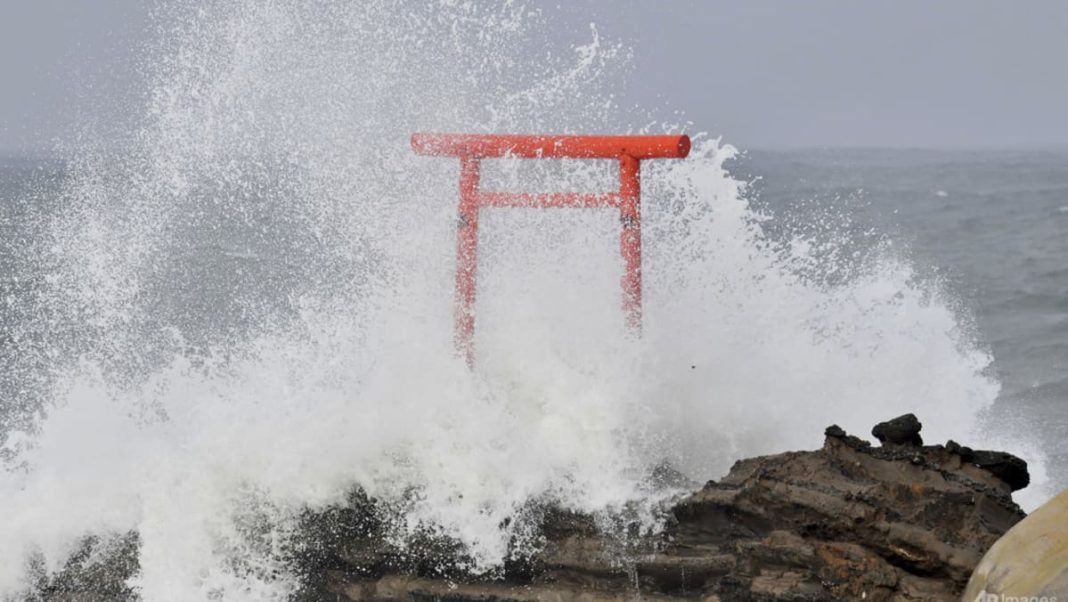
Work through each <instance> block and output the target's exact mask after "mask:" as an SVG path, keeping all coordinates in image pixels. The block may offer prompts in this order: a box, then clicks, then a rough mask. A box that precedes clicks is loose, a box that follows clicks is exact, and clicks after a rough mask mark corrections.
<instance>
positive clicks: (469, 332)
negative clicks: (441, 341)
mask: <svg viewBox="0 0 1068 602" xmlns="http://www.w3.org/2000/svg"><path fill="white" fill-rule="evenodd" d="M479 167H480V166H479V161H478V159H472V158H471V157H463V158H462V159H460V215H459V216H458V227H457V229H458V231H457V233H456V306H455V312H456V315H455V319H456V334H455V338H456V349H457V350H458V351H459V352H460V354H461V355H462V356H463V357H464V359H466V360H467V363H468V364H472V363H473V362H474V353H475V350H474V341H473V339H474V335H475V288H476V280H475V277H476V271H477V269H478V184H479Z"/></svg>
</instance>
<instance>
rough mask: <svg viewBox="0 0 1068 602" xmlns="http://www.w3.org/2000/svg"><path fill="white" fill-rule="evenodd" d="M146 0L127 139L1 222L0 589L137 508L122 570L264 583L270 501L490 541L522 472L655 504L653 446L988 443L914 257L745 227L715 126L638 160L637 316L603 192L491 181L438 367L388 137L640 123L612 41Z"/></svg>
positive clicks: (439, 20)
mask: <svg viewBox="0 0 1068 602" xmlns="http://www.w3.org/2000/svg"><path fill="white" fill-rule="evenodd" d="M156 23H157V25H158V29H159V31H158V33H159V36H158V40H159V42H158V45H157V47H155V48H154V49H153V50H152V51H151V52H150V53H149V56H150V59H149V60H146V61H145V65H146V69H147V79H148V94H147V101H146V108H145V110H144V111H141V112H140V113H139V115H140V116H141V119H140V121H139V122H138V123H137V124H136V127H134V128H132V129H131V131H130V135H129V137H128V139H127V140H126V141H125V142H126V144H127V146H126V148H125V149H124V150H123V152H122V153H114V152H107V151H104V150H100V149H95V148H92V147H91V146H89V145H86V146H84V147H83V148H80V149H77V152H76V153H75V154H74V157H73V165H72V168H71V171H72V175H71V177H70V178H69V180H68V183H67V185H66V187H65V190H64V193H63V195H62V198H61V202H60V203H59V207H58V208H57V210H56V211H55V213H54V214H53V216H52V218H51V220H50V221H49V222H48V223H47V224H46V225H45V227H43V228H42V232H43V235H42V237H41V238H40V240H39V241H38V245H37V246H36V247H34V248H28V249H27V251H26V258H25V259H26V261H27V262H28V263H30V264H33V265H35V266H37V268H38V269H39V270H40V271H41V273H43V274H45V277H43V278H42V284H41V287H40V288H39V290H37V291H36V292H34V293H33V294H32V295H30V294H28V295H27V296H26V298H24V299H21V300H20V304H21V305H20V308H19V313H18V315H19V316H22V317H24V318H25V319H23V320H21V321H19V322H18V323H17V324H16V325H15V326H13V327H12V328H13V330H14V331H15V332H14V334H13V336H12V337H11V338H12V340H15V341H18V345H19V347H18V348H17V349H18V353H17V354H14V355H15V356H17V358H16V359H14V360H10V358H9V360H10V362H13V363H12V364H11V366H12V369H11V370H10V371H9V374H10V376H9V379H10V378H23V381H20V382H23V385H24V386H20V387H8V389H5V390H17V391H18V392H19V393H18V395H19V396H20V397H18V398H12V399H13V401H12V402H11V404H10V407H11V408H12V410H11V411H10V412H9V415H8V416H7V417H6V418H5V421H6V423H7V425H8V426H7V428H6V432H5V439H4V448H3V455H0V457H2V458H3V459H4V462H5V470H4V472H3V473H2V475H0V508H2V509H3V512H2V515H3V519H2V520H0V541H3V542H4V545H3V546H2V547H0V596H2V595H6V596H18V595H19V592H20V591H22V589H23V588H25V587H27V585H28V584H29V583H30V581H29V580H30V579H32V577H33V575H35V574H40V573H41V572H45V573H47V572H48V571H54V570H57V569H59V568H61V567H62V566H63V564H64V562H65V561H66V559H67V558H68V556H69V555H70V554H71V553H72V552H74V551H75V550H77V549H78V547H79V545H80V544H81V542H82V541H83V540H84V538H85V537H87V536H91V535H93V536H98V537H103V538H105V539H106V538H108V537H121V536H123V535H124V534H127V533H129V532H131V531H135V532H137V533H138V537H139V550H138V561H139V564H140V571H139V573H138V575H137V577H136V578H135V580H134V582H133V583H132V584H131V585H132V586H133V587H134V588H135V589H136V590H137V592H138V593H139V594H140V596H141V597H142V598H143V599H145V600H153V601H154V600H196V599H207V598H212V599H226V600H240V599H247V600H266V599H285V598H286V597H287V596H288V595H290V594H291V593H292V592H293V591H294V590H295V588H296V587H297V586H298V583H297V580H298V578H297V576H296V575H295V574H294V573H293V571H292V569H291V567H289V566H288V565H287V563H286V561H285V555H284V554H283V553H282V552H281V550H280V546H282V543H281V542H282V541H283V540H284V539H285V536H286V534H287V533H288V532H289V531H290V530H291V529H292V528H293V527H294V524H295V522H294V521H295V517H296V516H297V515H298V514H299V512H300V511H301V510H302V509H305V508H313V509H321V508H325V507H328V506H330V505H331V504H337V503H341V502H342V501H343V500H344V498H345V496H346V495H347V493H348V492H349V491H351V490H352V489H353V487H356V486H358V487H361V488H362V489H364V490H365V491H366V492H367V493H368V494H369V495H371V496H373V497H376V498H379V499H382V500H387V501H388V500H396V501H398V504H402V505H403V508H404V513H403V520H402V521H401V522H400V524H398V525H397V529H398V537H400V538H402V539H403V535H404V533H405V532H413V531H415V530H418V529H421V528H428V527H429V528H434V529H437V530H438V531H439V532H440V533H442V534H445V535H447V536H449V537H453V538H455V539H457V540H459V541H461V542H462V543H463V544H464V545H465V546H466V547H467V549H468V551H469V556H470V558H471V566H470V568H471V569H472V570H491V569H493V567H495V566H498V565H499V564H500V562H501V561H502V560H503V558H504V557H505V555H506V554H507V553H508V549H509V541H510V540H512V539H513V537H514V536H515V535H516V533H517V530H518V529H521V528H522V524H523V521H522V520H518V519H517V517H518V518H521V516H520V515H521V514H522V512H523V509H524V508H526V507H528V506H529V504H530V503H531V501H532V500H550V501H552V502H554V503H557V504H560V505H562V506H565V507H570V508H574V509H577V510H582V511H586V512H591V513H611V512H614V511H616V510H618V509H619V508H621V507H623V505H624V504H626V503H628V502H631V501H634V500H646V501H655V499H656V496H658V495H662V493H655V492H650V491H649V490H648V488H647V487H646V486H645V485H644V481H645V478H646V476H647V475H648V474H649V473H650V472H651V470H652V469H653V468H654V467H655V466H657V465H659V464H660V463H661V462H663V461H665V460H666V461H669V462H671V463H672V464H673V465H675V466H677V467H679V468H680V469H682V470H683V471H684V472H686V473H687V474H688V475H690V476H692V477H694V478H696V479H707V478H712V477H716V476H718V475H720V474H722V473H723V472H724V471H725V469H726V467H727V466H728V465H729V463H730V462H731V461H733V460H734V459H736V458H738V457H740V456H744V455H751V454H756V453H762V452H770V451H777V450H782V449H787V448H799V447H811V446H813V445H815V444H817V443H818V440H817V439H816V437H817V436H818V434H819V433H821V432H822V429H823V427H824V426H826V425H828V424H830V423H832V422H837V423H839V424H841V425H842V426H844V427H845V428H846V429H847V430H852V431H861V430H862V429H863V428H865V427H866V426H867V425H870V424H871V423H873V422H875V421H877V420H880V419H885V418H887V417H890V416H893V415H896V414H898V413H903V412H906V411H915V412H917V413H918V414H920V415H921V417H922V418H923V420H924V432H925V434H927V435H928V436H929V437H931V438H932V439H933V440H942V439H946V438H949V437H953V438H956V439H958V440H964V441H970V440H976V438H977V437H980V436H982V437H983V440H984V441H987V442H989V441H991V439H990V438H989V437H986V436H983V435H981V432H980V427H981V421H980V418H981V413H982V411H983V410H984V409H985V408H987V407H988V406H989V405H990V404H991V403H992V402H993V400H994V398H995V396H996V394H997V391H998V384H997V383H996V382H995V381H994V380H992V379H991V378H990V377H989V376H988V375H987V374H988V368H989V364H990V357H989V355H988V354H987V353H985V352H984V351H983V350H982V349H980V348H978V347H977V346H976V345H975V344H974V342H973V340H972V337H971V334H970V333H969V331H968V328H967V325H966V322H964V321H962V320H961V318H960V317H959V311H956V310H955V309H954V308H953V306H952V304H951V303H950V302H949V301H948V300H947V299H945V298H943V297H942V295H941V294H940V293H939V292H938V288H937V287H936V286H932V285H930V284H923V283H922V282H919V279H918V278H916V277H915V275H914V274H913V272H912V270H911V269H910V268H909V266H908V265H907V264H905V263H903V262H900V261H897V260H895V259H894V258H893V255H892V254H889V253H887V252H885V249H872V250H869V251H868V252H865V253H861V254H859V255H857V256H855V257H854V254H851V253H847V252H828V251H827V247H828V246H832V247H833V246H834V245H835V241H833V240H831V241H822V242H814V241H810V240H806V239H803V238H797V239H793V240H788V241H772V240H769V239H768V238H767V237H766V236H765V235H764V234H763V230H762V228H761V222H762V221H763V220H764V219H765V218H763V217H762V216H760V215H758V214H756V213H754V212H753V211H752V210H751V209H750V208H749V206H748V204H747V202H746V200H745V194H744V193H745V189H744V188H745V187H744V185H743V184H741V183H739V182H737V181H735V180H732V179H731V178H730V177H729V176H728V175H727V173H726V172H725V169H724V162H725V161H727V160H728V159H730V158H731V157H732V156H733V155H734V152H735V151H734V150H733V149H732V148H731V147H729V146H724V145H721V144H720V143H719V142H718V141H716V140H707V139H705V140H699V142H698V144H697V145H696V147H695V150H694V152H693V153H692V156H691V158H690V159H687V160H686V161H681V162H677V163H675V162H672V163H670V164H669V163H667V162H665V163H661V164H653V163H649V164H646V165H645V166H643V170H644V173H643V188H644V190H643V202H644V207H645V210H644V215H643V222H644V224H643V225H644V237H645V238H644V244H645V258H644V262H645V263H644V278H645V292H646V297H645V333H644V336H643V337H642V338H641V340H638V341H636V340H634V339H633V338H632V337H630V336H628V333H627V332H626V330H625V328H624V325H623V320H622V317H621V315H620V314H619V311H618V306H619V298H618V296H619V288H618V287H619V276H618V275H619V273H620V270H621V269H622V266H621V265H620V259H619V257H618V246H617V245H618V238H617V237H618V223H617V221H616V219H617V217H616V216H615V214H614V213H613V212H611V211H607V212H598V211H596V210H593V211H585V210H561V211H536V210H535V211H526V210H507V211H505V210H502V211H498V212H494V211H487V212H486V214H485V215H484V216H483V225H482V240H481V241H480V244H481V245H482V247H481V250H480V255H481V262H480V266H479V267H480V270H481V272H480V279H479V286H480V289H479V300H478V307H477V311H478V312H479V313H478V316H479V330H478V333H477V337H476V347H477V349H478V354H479V356H478V367H477V369H476V370H475V371H471V370H468V368H467V366H466V365H465V363H464V362H463V361H462V360H461V359H459V358H457V357H456V355H455V353H454V350H453V347H452V339H451V336H452V332H451V327H452V316H451V310H452V302H451V295H452V289H451V285H452V282H451V278H452V274H453V269H454V266H453V261H454V255H453V251H454V248H455V247H454V245H455V242H454V236H455V222H454V219H455V216H454V212H455V207H456V190H455V182H456V165H455V161H447V160H446V161H435V160H428V159H426V158H421V157H414V156H412V154H411V152H410V150H409V148H408V146H407V143H408V137H409V135H410V133H411V132H413V131H475V132H478V131H484V132H583V133H585V132H626V131H628V129H629V127H628V124H632V123H645V122H647V121H648V117H647V116H646V115H645V114H643V113H641V112H640V111H638V110H636V109H627V108H626V107H621V106H619V104H618V102H617V100H616V98H615V97H614V95H613V93H614V91H615V90H617V89H619V87H620V83H621V82H622V78H623V77H624V76H625V74H626V71H627V61H628V55H629V52H628V51H627V49H625V48H623V47H621V46H619V45H617V44H613V43H610V42H607V41H605V40H603V39H602V38H601V37H600V36H599V35H598V33H597V31H596V30H592V31H590V30H587V31H581V32H574V33H573V36H572V40H571V41H566V40H560V36H559V33H557V32H556V30H555V29H554V28H553V27H551V26H550V25H551V23H550V22H549V19H548V18H547V17H546V16H544V15H541V14H539V13H538V12H537V11H533V10H531V9H529V8H527V7H524V6H521V5H518V4H511V3H509V4H507V5H505V6H504V7H503V8H493V9H490V8H485V7H479V6H476V5H471V4H467V3H456V2H446V1H442V2H439V3H427V6H425V7H414V8H413V7H404V8H399V7H396V6H395V3H392V2H373V3H369V4H363V5H361V6H359V7H358V8H357V7H353V6H351V5H350V3H345V2H335V3H317V4H315V5H314V6H311V5H309V6H304V7H302V8H294V7H293V6H290V5H288V4H287V3H273V2H266V3H261V2H252V1H239V2H232V3H221V2H220V3H212V4H210V5H209V6H208V7H207V8H205V7H202V6H192V5H189V6H178V7H174V8H170V9H166V10H163V11H161V13H160V14H159V15H157V17H156ZM550 32H553V35H549V34H550ZM554 39H555V40H558V41H556V42H553V41H551V40H554ZM695 76H697V75H696V74H695ZM652 129H654V130H656V131H662V130H663V129H664V128H662V127H660V126H657V127H655V128H652ZM667 129H671V128H667ZM539 163H542V162H539ZM546 163H549V162H546ZM609 163H610V162H609ZM486 166H487V170H489V173H487V174H486V181H487V185H486V187H487V189H490V188H494V187H496V185H499V187H500V188H501V189H509V190H518V189H526V190H547V189H581V190H587V189H588V190H600V189H604V190H608V189H611V188H612V187H613V186H614V174H613V172H612V167H614V165H601V166H598V165H595V164H592V163H590V162H560V163H559V164H553V165H549V166H540V165H539V166H531V165H529V164H520V163H519V162H514V161H507V160H505V161H500V162H497V163H496V165H495V166H491V165H490V164H489V163H487V164H486ZM30 399H33V400H37V399H40V400H43V401H42V402H41V404H40V405H35V403H30V402H29V401H27V400H30ZM7 402H8V400H5V403H7ZM16 407H18V408H23V407H30V408H31V410H30V411H26V412H21V413H19V412H15V410H14V408H16ZM36 410H39V412H40V414H41V417H40V418H36V417H35V416H36V414H35V411H36ZM250 524H257V525H261V526H262V525H264V524H266V525H268V526H269V527H268V528H267V530H266V532H263V531H262V530H257V529H252V528H250ZM650 528H655V521H654V522H652V523H650Z"/></svg>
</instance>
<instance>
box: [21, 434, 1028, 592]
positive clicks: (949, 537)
mask: <svg viewBox="0 0 1068 602" xmlns="http://www.w3.org/2000/svg"><path fill="white" fill-rule="evenodd" d="M912 421H915V422H916V424H917V425H918V424H919V421H918V420H916V418H915V416H913V417H912V418H911V419H909V418H908V417H903V419H899V420H897V423H896V424H898V425H899V426H903V427H904V428H901V429H898V428H897V427H896V426H895V427H893V428H892V429H891V430H886V429H881V430H882V432H883V433H884V435H885V438H886V439H885V440H886V444H884V445H883V446H880V447H876V446H872V445H871V444H870V443H868V442H867V441H864V440H861V439H859V438H857V437H853V436H850V435H848V434H847V433H846V432H845V431H843V430H842V429H841V428H839V427H837V426H831V427H828V428H827V430H826V438H825V441H824V444H823V446H822V447H821V448H820V449H818V450H815V451H802V452H788V453H783V454H777V455H771V456H763V457H757V458H751V459H747V460H742V461H739V462H737V463H736V464H735V465H734V466H733V467H732V469H731V470H730V472H729V474H728V475H727V476H726V477H724V478H723V479H721V480H719V481H715V482H709V483H707V484H705V485H704V486H703V487H700V488H696V491H693V492H692V493H689V494H687V495H681V496H679V497H678V498H675V499H674V501H672V502H669V503H666V504H665V505H664V507H663V512H664V515H665V520H666V526H665V528H664V529H663V531H662V532H659V533H657V534H655V535H645V536H641V535H637V534H635V533H629V532H628V529H629V528H630V526H629V525H628V524H627V522H626V519H625V518H621V519H619V524H617V525H616V527H617V528H607V529H606V527H605V524H604V521H603V520H597V519H595V518H594V517H590V516H585V515H582V514H575V513H571V512H566V511H562V510H560V509H556V508H553V507H551V506H545V507H540V508H535V509H534V512H533V514H534V515H535V517H536V518H535V519H534V524H533V527H532V528H533V529H534V534H535V537H536V539H537V541H538V542H539V545H537V546H536V547H534V548H533V551H531V552H529V553H527V554H516V555H513V557H512V558H510V559H509V560H508V561H507V562H506V563H505V564H504V566H503V567H502V568H501V569H500V570H498V571H496V572H494V573H493V574H491V575H481V576H477V575H470V574H468V573H467V567H468V566H469V565H468V563H467V559H466V558H465V557H464V552H463V550H462V548H461V547H459V546H458V545H456V544H455V543H452V542H450V541H448V540H447V539H443V538H441V537H436V536H434V535H433V534H432V533H428V534H427V535H426V537H423V538H420V537H416V538H415V540H412V541H409V542H408V544H407V545H406V546H404V547H403V548H398V547H395V546H394V545H393V544H389V543H387V542H388V540H389V538H388V537H386V536H385V532H384V530H383V529H384V525H385V524H386V522H388V521H387V520H386V518H385V517H386V516H387V515H388V512H387V511H386V510H385V509H383V508H382V507H380V505H379V504H378V503H377V502H375V501H374V500H372V499H369V498H367V497H366V496H363V495H362V494H359V493H356V494H354V495H353V496H352V498H351V499H350V502H349V504H348V505H347V506H346V507H344V508H335V509H332V510H329V511H327V512H320V513H310V512H309V513H308V514H307V515H306V516H305V518H304V520H303V521H302V525H301V528H300V529H298V532H299V533H300V535H299V537H298V538H296V539H295V540H294V541H293V542H292V544H291V545H290V552H289V553H290V555H291V563H292V565H293V566H294V567H295V568H296V571H297V572H298V574H300V575H301V576H302V578H303V581H304V588H303V589H302V590H301V591H300V592H299V593H298V594H297V598H298V599H300V600H305V601H309V602H310V601H318V600H331V601H334V600H452V601H481V602H488V601H491V600H492V601H504V600H515V601H522V600H539V601H540V600H546V601H547V600H553V601H569V600H575V601H579V600H582V601H594V600H624V599H626V600H633V599H638V598H640V599H644V600H671V599H700V600H705V601H710V602H711V601H723V602H728V601H742V600H758V601H759V600H763V601H779V600H782V601H786V600H795V601H822V600H826V601H832V600H876V601H879V600H959V599H960V596H961V594H962V593H963V591H964V588H965V585H966V584H967V582H968V578H969V576H970V575H971V573H972V571H973V569H974V568H975V566H976V565H977V564H978V563H979V561H980V559H981V558H982V556H983V554H984V553H985V552H986V551H987V550H988V549H989V548H990V547H991V546H992V545H993V544H994V542H995V541H996V540H997V539H998V538H999V537H1000V536H1001V535H1002V534H1003V533H1005V532H1006V531H1008V530H1009V528H1011V527H1012V526H1013V525H1014V524H1016V523H1017V522H1018V521H1020V520H1021V519H1022V518H1023V517H1024V513H1023V512H1022V511H1021V510H1020V508H1019V507H1018V506H1017V505H1016V504H1015V503H1014V502H1013V501H1012V498H1011V493H1012V491H1013V490H1015V489H1018V488H1019V487H1021V486H1023V485H1022V484H1026V482H1027V470H1026V464H1024V463H1023V461H1022V460H1019V459H1018V458H1015V457H1013V456H1010V455H1008V454H1000V453H998V452H983V451H976V450H971V449H969V448H966V447H963V446H960V445H958V444H956V443H953V442H950V443H949V444H947V445H934V446H923V445H920V444H919V443H918V441H919V431H918V429H916V430H915V432H911V430H912V429H911V427H910V426H909V425H910V424H911V422H912ZM894 422H895V421H889V422H888V423H884V424H890V423H894ZM910 432H911V434H910ZM913 435H914V436H913ZM654 480H655V481H665V482H671V483H673V484H674V485H676V486H677V485H679V484H680V483H684V478H683V477H681V475H677V474H676V473H674V472H673V471H671V470H670V467H662V468H658V471H657V474H656V475H654ZM128 557H129V553H128V552H127V553H126V556H124V558H128ZM121 566H122V567H124V568H127V569H130V568H131V567H129V566H128V563H127V564H124V565H121ZM133 568H135V567H133ZM57 579H58V580H57ZM64 579H65V581H64ZM67 583H74V584H90V585H91V584H92V580H82V581H79V580H77V579H72V578H71V577H70V576H69V575H68V576H66V577H64V576H63V575H60V576H58V577H57V578H55V579H53V581H52V589H44V590H42V591H41V595H40V596H39V598H37V599H42V600H82V599H112V598H94V597H92V596H91V595H90V594H91V592H88V593H87V592H86V590H81V591H77V592H75V591H70V590H64V589H61V588H58V587H57V586H56V584H67ZM48 585H49V583H45V582H43V583H42V586H48ZM86 587H89V586H86ZM98 591H99V590H98ZM87 596H88V597H87Z"/></svg>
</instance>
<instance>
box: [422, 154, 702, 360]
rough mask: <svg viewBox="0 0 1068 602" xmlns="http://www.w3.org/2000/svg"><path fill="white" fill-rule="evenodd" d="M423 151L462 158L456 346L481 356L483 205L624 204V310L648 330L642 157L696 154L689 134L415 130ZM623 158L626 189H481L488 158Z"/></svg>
mask: <svg viewBox="0 0 1068 602" xmlns="http://www.w3.org/2000/svg"><path fill="white" fill-rule="evenodd" d="M411 142H412V149H413V150H414V151H415V152H416V153H417V154H420V155H433V156H448V157H459V159H460V230H459V233H458V235H457V239H456V335H455V336H456V346H457V349H458V350H459V351H460V353H462V354H463V355H464V357H465V358H466V359H467V362H468V364H470V363H472V361H473V359H474V348H473V345H472V339H473V337H474V333H475V314H474V306H475V273H476V267H477V264H478V212H479V209H480V208H482V207H581V208H592V207H618V208H619V217H620V223H621V224H622V233H621V235H620V243H619V248H620V253H621V254H622V255H623V263H624V271H623V278H622V286H623V311H624V313H625V315H626V320H627V325H628V326H630V327H631V328H634V329H635V330H640V329H641V322H642V235H641V161H642V160H643V159H667V158H673V159H681V158H683V157H686V156H687V155H688V154H689V153H690V138H689V136H550V135H532V136H521V135H493V134H413V135H412V141H411ZM504 156H511V157H522V158H525V159H563V158H570V159H616V160H618V161H619V192H603V193H581V192H549V193H526V192H485V191H482V190H480V189H479V167H480V163H481V161H482V159H489V158H498V157H504Z"/></svg>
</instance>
